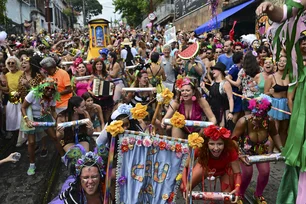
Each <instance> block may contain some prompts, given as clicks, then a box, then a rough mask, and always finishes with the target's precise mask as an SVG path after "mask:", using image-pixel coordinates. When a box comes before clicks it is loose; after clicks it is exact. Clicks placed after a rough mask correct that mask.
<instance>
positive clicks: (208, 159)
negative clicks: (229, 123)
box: [182, 125, 241, 195]
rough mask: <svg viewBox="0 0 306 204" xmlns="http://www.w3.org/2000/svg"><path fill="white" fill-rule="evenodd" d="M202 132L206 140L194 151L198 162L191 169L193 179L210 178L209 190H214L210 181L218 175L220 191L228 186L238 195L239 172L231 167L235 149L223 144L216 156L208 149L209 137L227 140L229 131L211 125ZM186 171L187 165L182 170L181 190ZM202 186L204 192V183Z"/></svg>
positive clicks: (184, 187) (185, 182) (235, 156)
mask: <svg viewBox="0 0 306 204" xmlns="http://www.w3.org/2000/svg"><path fill="white" fill-rule="evenodd" d="M203 133H204V136H205V139H204V140H206V141H205V142H204V145H203V147H201V148H200V149H196V151H195V159H196V158H198V162H197V164H196V165H195V167H194V168H193V170H192V171H193V180H196V181H198V182H199V181H200V178H197V177H199V176H200V177H201V178H202V182H203V183H204V179H205V177H207V179H208V180H210V191H215V189H212V187H211V181H214V180H215V177H220V182H221V191H222V192H224V191H225V190H228V188H229V187H230V191H232V190H234V189H235V190H236V195H238V192H239V188H240V184H241V173H240V172H239V173H233V170H232V167H231V163H232V162H234V161H237V160H238V151H237V149H236V148H235V147H234V145H232V146H231V145H226V144H225V146H224V149H223V151H222V153H221V154H220V156H219V157H218V158H214V157H213V156H212V155H211V153H210V150H209V149H208V142H209V141H208V140H210V139H211V140H214V141H217V140H219V139H220V138H221V139H222V140H223V141H224V142H225V141H226V140H228V141H229V140H231V139H230V135H231V132H230V131H229V130H227V129H226V128H223V127H218V126H215V125H211V126H209V127H207V128H205V129H204V132H203ZM227 144H229V143H227ZM199 171H201V172H202V173H201V172H199ZM187 172H188V167H186V168H185V169H184V171H183V178H182V181H183V184H182V185H183V191H185V189H186V186H187V185H186V184H187ZM224 175H228V176H229V183H227V181H226V180H225V179H226V178H223V176H224ZM197 184H198V183H195V184H192V185H193V186H196V185H197ZM202 186H203V192H204V191H205V190H204V184H203V185H202Z"/></svg>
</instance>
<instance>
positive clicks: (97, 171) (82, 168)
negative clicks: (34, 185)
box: [49, 152, 106, 204]
mask: <svg viewBox="0 0 306 204" xmlns="http://www.w3.org/2000/svg"><path fill="white" fill-rule="evenodd" d="M105 163H106V161H105V160H103V158H102V157H101V156H99V154H96V153H93V152H87V153H86V154H84V155H83V156H82V157H81V158H79V159H78V160H77V162H76V165H75V172H74V175H72V176H69V177H68V179H67V180H66V181H65V183H64V184H63V186H62V189H61V192H60V194H59V195H58V196H57V197H56V198H54V199H53V200H52V201H51V202H50V203H49V204H66V203H67V204H75V203H82V204H86V203H88V204H89V203H94V204H103V198H104V193H105V189H104V180H105V167H106V165H105Z"/></svg>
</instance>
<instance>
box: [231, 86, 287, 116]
mask: <svg viewBox="0 0 306 204" xmlns="http://www.w3.org/2000/svg"><path fill="white" fill-rule="evenodd" d="M233 95H235V96H238V97H240V98H245V99H247V100H251V99H252V98H247V97H244V96H242V95H240V94H237V93H234V92H233ZM271 108H272V109H274V110H277V111H279V112H282V113H286V114H288V115H291V113H290V112H287V111H284V110H282V109H279V108H275V107H273V106H272V107H271Z"/></svg>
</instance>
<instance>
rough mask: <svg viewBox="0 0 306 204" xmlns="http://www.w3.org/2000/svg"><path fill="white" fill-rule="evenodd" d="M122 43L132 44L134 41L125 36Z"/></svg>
mask: <svg viewBox="0 0 306 204" xmlns="http://www.w3.org/2000/svg"><path fill="white" fill-rule="evenodd" d="M121 45H128V46H131V45H132V42H130V40H129V39H128V38H124V40H123V42H121Z"/></svg>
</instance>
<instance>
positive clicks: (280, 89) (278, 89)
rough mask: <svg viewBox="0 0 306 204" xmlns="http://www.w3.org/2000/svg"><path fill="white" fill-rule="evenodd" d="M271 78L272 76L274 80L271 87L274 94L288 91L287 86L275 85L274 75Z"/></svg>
mask: <svg viewBox="0 0 306 204" xmlns="http://www.w3.org/2000/svg"><path fill="white" fill-rule="evenodd" d="M272 76H273V78H274V80H275V85H274V86H273V87H272V88H273V89H274V92H275V93H279V92H283V91H288V85H287V86H281V85H279V84H277V82H276V79H275V76H274V74H273V75H272Z"/></svg>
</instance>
